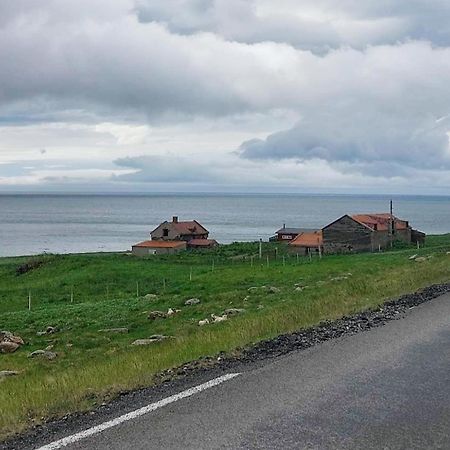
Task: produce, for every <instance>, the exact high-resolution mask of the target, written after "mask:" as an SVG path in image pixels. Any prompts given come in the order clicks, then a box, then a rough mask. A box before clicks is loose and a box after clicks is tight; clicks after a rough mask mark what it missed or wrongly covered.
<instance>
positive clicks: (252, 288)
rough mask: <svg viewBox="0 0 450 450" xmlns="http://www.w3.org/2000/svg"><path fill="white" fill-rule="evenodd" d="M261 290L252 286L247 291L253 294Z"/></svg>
mask: <svg viewBox="0 0 450 450" xmlns="http://www.w3.org/2000/svg"><path fill="white" fill-rule="evenodd" d="M259 289H260V288H259V287H257V286H252V287H249V288H248V289H247V290H248V292H250V293H252V292H256V291H258V290H259Z"/></svg>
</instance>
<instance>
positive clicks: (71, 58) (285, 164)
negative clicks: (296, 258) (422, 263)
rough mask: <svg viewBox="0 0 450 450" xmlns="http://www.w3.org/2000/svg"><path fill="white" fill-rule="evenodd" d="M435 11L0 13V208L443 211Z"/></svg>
mask: <svg viewBox="0 0 450 450" xmlns="http://www.w3.org/2000/svg"><path fill="white" fill-rule="evenodd" d="M449 131H450V2H449V1H448V0H339V1H336V0H276V1H274V0H0V192H8V191H27V192H39V191H64V192H66V191H88V192H131V191H135V192H156V191H163V192H169V191H170V192H174V191H175V192H185V191H207V192H214V191H216V192H217V191H219V192H220V191H233V192H246V191H251V192H345V193H353V192H356V193H416V194H450V147H449Z"/></svg>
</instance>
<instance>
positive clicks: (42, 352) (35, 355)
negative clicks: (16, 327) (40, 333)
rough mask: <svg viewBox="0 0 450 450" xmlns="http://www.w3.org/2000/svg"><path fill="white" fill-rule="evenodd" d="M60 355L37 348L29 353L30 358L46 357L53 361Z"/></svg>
mask: <svg viewBox="0 0 450 450" xmlns="http://www.w3.org/2000/svg"><path fill="white" fill-rule="evenodd" d="M57 356H58V355H57V354H56V353H55V352H51V351H49V350H35V351H34V352H32V353H30V354H29V355H28V358H44V359H48V360H49V361H52V360H53V359H55V358H56V357H57Z"/></svg>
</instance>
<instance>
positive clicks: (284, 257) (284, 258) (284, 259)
mask: <svg viewBox="0 0 450 450" xmlns="http://www.w3.org/2000/svg"><path fill="white" fill-rule="evenodd" d="M285 265H286V256H283V266H285Z"/></svg>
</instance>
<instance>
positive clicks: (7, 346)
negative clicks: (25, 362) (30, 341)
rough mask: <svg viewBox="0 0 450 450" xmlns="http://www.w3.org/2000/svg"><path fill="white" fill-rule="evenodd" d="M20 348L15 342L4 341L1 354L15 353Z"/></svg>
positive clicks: (0, 343) (0, 348) (1, 343)
mask: <svg viewBox="0 0 450 450" xmlns="http://www.w3.org/2000/svg"><path fill="white" fill-rule="evenodd" d="M19 347H20V345H19V344H17V343H15V342H9V341H3V342H0V353H14V352H15V351H16V350H17V349H18V348H19Z"/></svg>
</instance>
